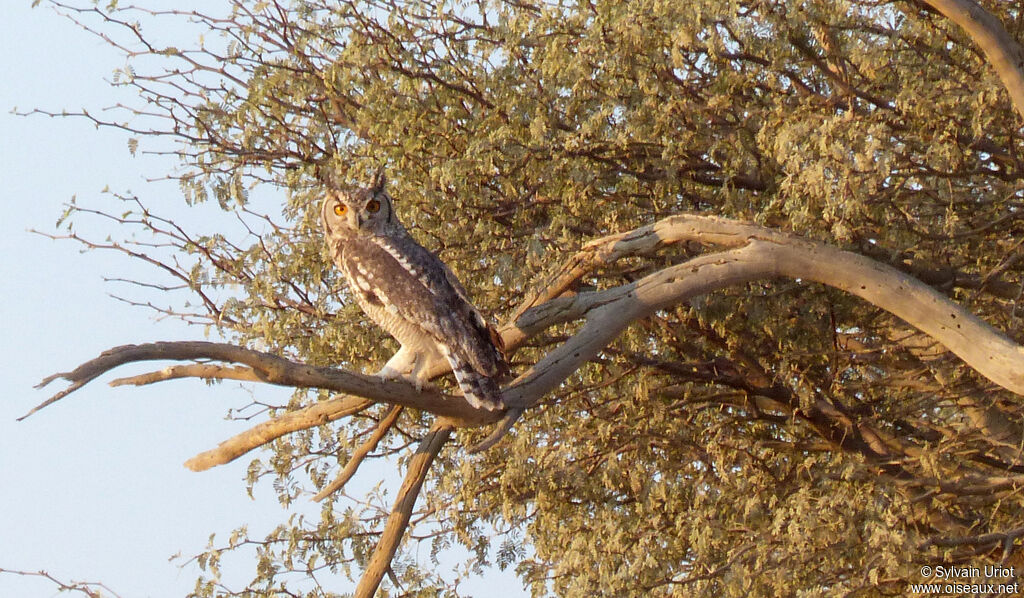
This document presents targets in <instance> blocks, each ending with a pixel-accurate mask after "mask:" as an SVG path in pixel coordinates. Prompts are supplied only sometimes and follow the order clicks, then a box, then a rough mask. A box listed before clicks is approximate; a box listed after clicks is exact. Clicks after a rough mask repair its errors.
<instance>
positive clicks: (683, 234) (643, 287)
mask: <svg viewBox="0 0 1024 598" xmlns="http://www.w3.org/2000/svg"><path fill="white" fill-rule="evenodd" d="M684 241H692V242H696V243H700V244H705V245H719V246H725V247H732V248H733V249H730V250H727V251H722V252H719V253H713V254H708V255H702V256H699V257H696V258H694V259H691V260H689V261H687V262H684V263H682V264H678V265H676V266H672V267H668V268H665V269H663V270H659V271H657V272H655V273H653V274H650V275H648V276H646V277H644V278H642V279H640V280H638V281H636V282H633V283H630V284H627V285H622V286H619V287H614V288H611V289H606V290H603V291H596V292H589V293H580V294H578V295H574V296H567V297H558V298H554V299H550V300H548V301H546V302H544V303H540V304H538V305H536V306H535V307H532V308H529V309H527V310H526V311H525V312H524V313H522V315H521V316H520V317H519V318H518V319H517V320H516V321H515V322H514V323H512V324H509V325H506V326H505V327H504V328H503V330H502V336H503V338H504V339H506V340H507V341H509V340H510V341H512V342H511V343H507V344H510V345H512V346H513V348H514V347H515V346H516V345H518V344H520V343H521V342H522V340H523V339H525V338H528V337H530V336H532V335H534V334H537V333H538V332H540V331H541V330H544V329H546V328H547V327H550V326H552V325H555V324H559V323H563V322H568V321H571V320H576V319H580V318H584V319H585V320H586V322H585V324H584V326H583V327H582V328H581V329H580V330H579V332H577V333H576V334H575V335H574V336H573V337H572V338H570V339H569V340H568V341H566V342H565V343H563V344H562V345H561V346H559V347H557V348H555V349H554V350H552V351H551V352H549V353H548V354H547V355H546V356H545V357H544V358H543V359H541V360H540V361H539V362H538V363H537V364H535V365H534V366H533V367H531V368H530V369H529V370H527V371H526V372H525V373H523V374H522V375H520V376H519V377H518V378H517V379H516V380H515V381H513V383H512V384H511V385H509V386H508V387H507V388H506V389H505V390H504V391H503V398H504V400H505V403H506V404H507V405H509V406H510V409H509V411H508V413H507V414H505V415H504V419H503V421H502V425H501V426H500V429H499V432H500V430H507V429H508V428H509V427H510V426H511V424H512V423H513V422H514V421H515V419H516V418H518V417H519V415H520V414H521V413H522V410H524V409H528V408H530V407H533V406H535V405H536V404H537V403H538V402H539V401H540V400H541V398H543V397H544V396H545V395H546V394H547V393H548V392H550V391H551V390H552V389H554V388H555V387H556V386H557V385H558V384H560V383H561V382H562V381H564V380H565V379H567V378H568V377H569V376H570V375H571V374H572V373H573V372H575V371H576V370H577V369H578V368H579V367H580V366H581V365H583V364H584V363H586V362H587V361H588V360H590V359H592V358H593V357H594V356H595V355H597V353H598V352H599V351H600V350H601V349H602V348H603V347H605V346H606V345H607V344H608V343H609V342H611V340H612V339H614V338H615V337H616V336H617V335H618V334H619V333H620V332H621V331H622V330H623V329H625V328H626V326H628V325H629V324H630V323H631V322H633V321H635V320H638V319H640V318H645V317H647V316H649V315H651V314H652V313H654V312H655V311H657V310H659V309H664V308H667V307H669V306H671V305H674V304H678V303H680V302H683V301H687V300H689V299H691V298H693V297H696V296H699V295H704V294H707V293H710V292H712V291H716V290H719V289H723V288H726V287H729V286H732V285H736V284H744V283H749V282H754V281H757V280H763V279H770V278H777V277H789V278H793V279H798V280H811V281H815V282H820V283H822V284H826V285H829V286H832V287H835V288H837V289H840V290H843V291H846V292H849V293H852V294H854V295H857V296H858V297H861V298H863V299H865V300H867V301H869V302H871V303H872V304H874V305H876V306H878V307H880V308H882V309H884V310H886V311H889V312H890V313H892V314H894V315H896V316H898V317H900V318H902V319H903V320H905V321H906V322H907V323H909V324H910V325H912V326H914V327H916V328H918V329H919V330H921V331H922V332H924V333H926V334H928V335H930V336H931V337H932V338H934V339H935V340H937V341H938V342H939V343H941V344H942V345H944V346H945V347H946V348H947V349H949V350H950V351H951V352H953V353H954V354H956V355H957V356H959V357H960V358H961V359H963V360H964V361H965V362H966V363H967V364H968V365H970V366H971V367H973V368H974V369H975V370H977V371H978V372H979V373H981V374H982V375H983V376H985V377H987V378H988V379H989V380H991V381H992V382H995V383H996V384H998V385H1000V386H1002V387H1004V388H1006V389H1008V390H1010V391H1013V392H1015V393H1017V394H1021V395H1024V348H1022V347H1020V346H1018V345H1017V344H1016V343H1014V342H1013V341H1012V340H1010V339H1008V338H1007V337H1005V336H1004V335H1003V334H1001V333H1000V332H998V331H997V330H995V329H993V328H992V327H991V326H989V325H988V324H986V323H985V322H983V321H982V320H980V319H979V318H977V317H975V316H974V315H973V314H971V313H970V312H968V311H967V310H965V309H964V308H962V307H960V306H959V305H957V304H956V303H954V302H952V301H951V300H950V299H949V298H947V297H945V296H944V295H942V294H940V293H938V292H937V291H935V290H934V289H932V288H931V287H929V286H927V285H925V284H924V283H922V282H920V281H918V280H915V279H914V278H912V277H910V276H908V275H906V274H904V273H902V272H899V271H898V270H896V269H894V268H891V267H889V266H887V265H884V264H881V263H878V262H875V261H874V260H871V259H869V258H866V257H864V256H862V255H859V254H856V253H851V252H849V251H844V250H841V249H837V248H835V247H830V246H828V245H825V244H823V243H818V242H814V241H808V240H805V239H802V238H800V237H797V236H795V235H790V234H786V233H782V232H777V231H772V230H770V229H766V228H763V227H760V226H757V225H753V224H747V223H742V222H737V221H733V220H728V219H724V218H716V217H708V216H694V215H679V216H673V217H670V218H666V219H664V220H661V221H659V222H657V223H655V224H652V225H649V226H646V227H643V228H640V229H636V230H633V231H629V232H628V233H623V234H620V235H613V236H610V237H606V238H604V239H600V240H598V241H595V242H594V243H592V244H590V245H588V248H586V250H587V251H592V252H593V253H594V255H595V256H597V257H595V258H594V259H592V260H591V261H590V262H589V263H590V266H593V265H599V263H600V261H601V259H599V258H600V256H602V255H603V256H610V259H617V258H618V257H621V256H623V255H632V254H637V253H646V252H651V251H654V250H656V249H658V248H660V247H664V246H668V245H672V244H675V243H680V242H684ZM590 266H586V267H590ZM586 267H580V266H578V264H577V265H575V266H574V265H570V266H568V267H567V268H563V270H562V272H565V273H566V274H564V275H558V274H556V276H555V277H554V280H557V281H559V282H558V283H557V284H554V285H552V288H556V287H558V286H560V285H563V284H566V283H565V281H567V280H570V279H573V278H574V277H575V278H578V277H579V276H581V275H582V274H581V273H582V272H584V271H585V270H586ZM560 292H561V291H558V293H560ZM550 294H551V293H548V295H550ZM154 359H172V360H173V359H177V360H195V359H214V360H220V361H232V362H237V363H243V364H245V365H248V366H250V367H251V368H252V369H253V371H254V374H255V375H256V377H258V378H259V379H260V380H261V381H264V382H269V383H272V384H279V385H285V386H293V387H317V388H325V389H328V390H334V391H338V392H343V393H347V394H352V395H357V396H360V397H364V398H365V399H369V400H373V401H383V402H388V403H392V404H395V405H403V406H407V407H413V408H416V409H421V410H425V411H430V412H432V413H434V414H436V415H438V416H442V417H445V418H449V420H450V424H451V425H453V426H457V427H468V426H480V425H485V424H489V423H494V422H495V421H497V420H498V418H499V417H501V414H500V413H495V412H489V411H485V410H481V409H474V408H472V407H471V406H470V405H469V404H468V403H467V402H466V401H465V400H462V399H457V398H454V397H448V396H445V395H442V394H440V393H438V392H436V391H430V390H424V391H422V392H421V391H417V390H416V389H415V387H414V386H413V385H411V384H408V383H406V382H402V381H393V380H382V379H380V378H377V377H374V376H365V375H362V374H356V373H353V372H348V371H345V370H339V369H333V368H316V367H312V366H308V365H304V364H301V363H296V362H293V361H289V360H287V359H284V358H282V357H278V356H275V355H270V354H267V353H261V352H258V351H252V350H249V349H243V348H240V347H235V346H233V345H228V344H219V343H209V342H182V343H152V344H148V345H139V346H131V345H129V346H125V347H118V348H115V349H112V350H110V351H107V352H105V353H103V354H102V355H100V357H98V358H96V359H93V360H91V361H89V362H86V363H85V364H82V365H81V366H79V367H78V368H76V369H75V370H73V371H71V372H65V373H62V374H55V375H53V376H50V377H49V378H47V379H46V380H44V381H43V383H42V384H41V385H40V386H42V385H44V384H46V383H48V382H50V381H52V380H54V379H56V378H58V377H60V378H65V379H67V380H69V381H71V382H72V384H71V385H70V386H69V387H68V388H67V389H65V390H63V391H61V392H59V393H57V394H56V395H54V396H53V397H52V398H50V399H49V400H47V401H45V402H44V403H42V404H41V405H39V406H38V407H36V408H35V409H33V410H32V411H31V412H29V414H31V413H33V412H35V411H36V410H38V409H41V408H42V407H45V406H47V405H49V404H51V403H53V402H55V401H57V400H59V399H60V398H62V397H63V396H66V395H67V394H68V393H70V392H72V391H74V390H76V389H77V388H80V387H81V386H82V385H84V384H86V383H88V382H89V381H91V380H92V379H94V378H95V377H97V376H99V375H100V374H102V373H103V372H105V371H107V370H109V369H112V368H114V367H117V366H119V365H122V364H124V363H128V362H131V361H145V360H154ZM444 368H445V366H444V365H443V364H432V365H431V367H430V368H427V369H428V370H429V371H430V374H431V375H437V374H440V373H442V372H443V371H444ZM26 417H27V415H26ZM496 433H497V432H496ZM257 437H258V435H257ZM490 440H492V439H490V438H489V439H488V440H487V441H485V443H486V442H489V441H490ZM492 444H493V443H492Z"/></svg>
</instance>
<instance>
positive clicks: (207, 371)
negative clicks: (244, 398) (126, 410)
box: [110, 363, 262, 386]
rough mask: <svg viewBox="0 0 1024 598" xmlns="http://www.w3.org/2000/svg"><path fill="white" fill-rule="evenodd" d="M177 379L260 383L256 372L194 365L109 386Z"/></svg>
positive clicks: (112, 383)
mask: <svg viewBox="0 0 1024 598" xmlns="http://www.w3.org/2000/svg"><path fill="white" fill-rule="evenodd" d="M178 378H202V379H206V380H243V381H246V382H262V378H260V377H259V376H258V375H257V374H256V370H254V369H252V368H244V367H225V366H221V365H213V364H209V363H194V364H191V365H172V366H168V367H165V368H164V369H162V370H157V371H155V372H149V373H147V374H139V375H138V376H130V377H128V378H118V379H116V380H111V381H110V385H111V386H126V385H133V386H145V385H146V384H153V383H154V382H163V381H164V380H176V379H178Z"/></svg>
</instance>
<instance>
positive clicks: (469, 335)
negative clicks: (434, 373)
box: [345, 236, 504, 376]
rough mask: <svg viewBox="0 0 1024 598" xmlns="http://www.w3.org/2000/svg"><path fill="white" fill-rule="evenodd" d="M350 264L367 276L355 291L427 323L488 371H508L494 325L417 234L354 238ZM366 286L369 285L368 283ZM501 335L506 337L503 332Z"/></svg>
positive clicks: (437, 338)
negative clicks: (497, 341)
mask: <svg viewBox="0 0 1024 598" xmlns="http://www.w3.org/2000/svg"><path fill="white" fill-rule="evenodd" d="M345 260H346V262H349V263H346V265H345V267H346V268H348V269H349V271H350V272H352V273H354V274H355V273H358V274H360V275H361V276H362V277H364V278H366V279H367V280H366V282H367V284H366V285H358V284H357V285H356V286H357V287H359V288H356V289H354V291H355V292H360V293H364V295H365V294H371V295H372V297H367V300H369V301H371V302H376V303H381V304H383V306H384V307H385V308H386V309H388V310H389V311H392V312H393V313H395V314H396V315H398V316H400V317H401V318H403V319H404V320H407V321H411V322H414V323H415V324H416V325H418V326H420V327H421V328H423V330H424V331H426V332H427V333H428V334H430V336H432V337H433V338H434V340H435V341H436V342H437V343H438V344H440V345H443V346H447V347H451V349H454V350H455V351H454V354H455V356H457V357H461V358H462V360H465V361H467V362H468V363H469V365H470V366H472V368H473V370H475V371H476V372H477V373H480V374H483V375H485V376H498V375H500V374H502V373H503V372H504V358H503V355H502V354H501V351H500V350H499V348H498V346H496V345H495V343H494V341H493V339H492V336H491V330H490V327H488V325H487V322H486V320H484V318H483V316H481V315H480V312H479V311H477V309H476V308H475V307H474V306H473V304H472V303H470V302H469V300H468V298H467V297H466V292H465V289H464V288H463V287H462V285H461V284H460V283H459V282H458V279H456V278H455V276H454V274H452V273H451V270H449V269H448V267H447V266H445V265H444V263H443V262H441V260H440V259H438V258H437V256H435V255H434V254H433V253H431V252H429V251H427V249H425V248H424V247H423V246H421V245H420V244H418V243H416V241H415V240H413V239H412V237H408V236H404V237H398V238H381V237H373V238H369V239H361V240H358V241H354V242H353V243H352V246H350V247H349V248H348V249H347V250H346V251H345ZM364 287H365V288H364ZM498 338H500V337H498Z"/></svg>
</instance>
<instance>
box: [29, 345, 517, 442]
mask: <svg viewBox="0 0 1024 598" xmlns="http://www.w3.org/2000/svg"><path fill="white" fill-rule="evenodd" d="M199 359H212V360H217V361H224V362H234V363H242V364H245V365H248V366H250V367H251V368H252V370H253V372H254V373H255V375H256V376H257V378H259V380H260V381H261V382H266V383H269V384H275V385H278V386H290V387H293V388H323V389H326V390H333V391H336V392H341V393H345V394H350V395H357V396H360V397H364V398H367V399H371V400H374V401H383V402H389V403H394V404H398V405H405V406H406V407H413V408H415V409H422V410H425V411H430V412H432V413H436V414H438V415H443V416H446V417H450V418H452V420H453V421H458V422H461V423H462V425H482V424H484V423H488V422H493V421H496V420H497V419H498V415H497V414H492V413H491V412H488V411H486V410H479V409H474V408H473V407H472V406H470V405H469V403H467V402H466V401H465V400H460V399H454V400H453V397H447V396H446V395H443V394H441V393H439V392H437V391H434V390H428V389H423V390H416V387H415V386H413V385H412V384H410V383H408V382H404V381H401V380H383V379H381V378H377V377H375V376H367V375H364V374H358V373H355V372H349V371H346V370H341V369H336V368H322V367H313V366H309V365H306V364H302V363H297V362H294V361H291V360H288V359H285V358H283V357H279V356H277V355H272V354H270V353H264V352H260V351H253V350H251V349H245V348H242V347H238V346H235V345H231V344H227V343H211V342H206V341H182V342H159V343H148V344H143V345H123V346H120V347H115V348H113V349H110V350H108V351H104V352H103V353H101V354H100V356H99V357H97V358H95V359H91V360H89V361H87V362H85V363H83V364H82V365H80V366H78V367H77V368H75V369H74V370H72V371H70V372H61V373H57V374H54V375H52V376H48V377H47V378H45V379H44V380H43V381H42V382H40V383H39V384H38V385H37V386H36V388H41V387H43V386H46V385H47V384H49V383H50V382H53V381H54V380H56V379H57V378H63V379H65V380H67V381H69V382H71V385H70V386H68V387H67V388H65V389H64V390H62V391H60V392H58V393H56V394H55V395H53V396H52V397H50V398H49V399H47V400H46V401H44V402H42V403H40V404H39V405H37V406H36V407H34V408H33V409H32V410H31V411H29V412H28V413H26V414H25V415H23V416H22V417H20V418H19V420H23V419H25V418H26V417H28V416H30V415H32V414H33V413H35V412H36V411H39V410H40V409H43V408H44V407H47V406H49V405H51V404H53V403H55V402H57V401H59V400H60V399H62V398H64V397H65V396H67V395H68V394H70V393H72V392H74V391H76V390H78V389H79V388H81V387H82V386H84V385H85V384H88V383H89V382H91V381H92V380H94V379H95V378H97V377H98V376H100V375H102V374H103V373H105V372H107V371H109V370H112V369H114V368H116V367H118V366H121V365H124V364H126V363H131V362H137V361H154V360H172V361H186V360H199ZM478 411H479V412H480V413H477V412H478ZM474 421H477V422H478V423H477V424H474V423H473V422H474Z"/></svg>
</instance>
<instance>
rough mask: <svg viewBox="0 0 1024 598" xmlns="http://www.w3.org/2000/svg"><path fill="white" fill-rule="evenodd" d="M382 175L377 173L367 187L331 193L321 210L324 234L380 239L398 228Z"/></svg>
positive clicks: (328, 235)
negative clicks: (366, 236) (367, 236)
mask: <svg viewBox="0 0 1024 598" xmlns="http://www.w3.org/2000/svg"><path fill="white" fill-rule="evenodd" d="M384 182H385V180H384V173H383V172H378V173H377V175H376V176H375V177H374V179H373V183H372V184H371V185H370V187H361V188H358V189H352V190H339V189H330V190H328V192H327V198H326V199H324V203H323V206H321V208H320V218H321V221H322V223H323V227H324V233H326V235H327V237H328V238H332V237H335V236H353V235H372V236H382V235H386V234H389V233H391V232H393V231H394V230H396V229H397V228H401V225H399V224H398V220H397V219H396V218H395V212H394V210H393V209H392V206H391V197H390V196H389V195H388V194H387V192H386V191H384Z"/></svg>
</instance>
